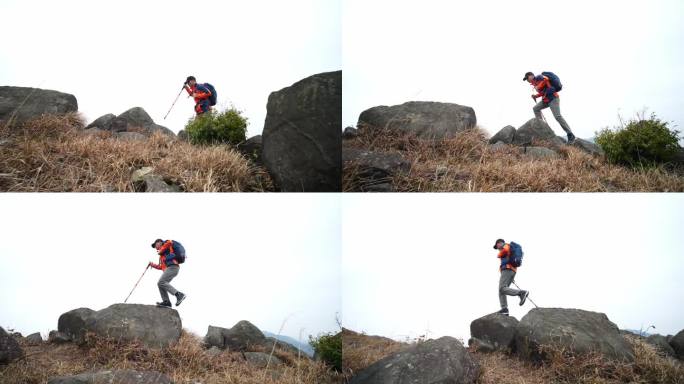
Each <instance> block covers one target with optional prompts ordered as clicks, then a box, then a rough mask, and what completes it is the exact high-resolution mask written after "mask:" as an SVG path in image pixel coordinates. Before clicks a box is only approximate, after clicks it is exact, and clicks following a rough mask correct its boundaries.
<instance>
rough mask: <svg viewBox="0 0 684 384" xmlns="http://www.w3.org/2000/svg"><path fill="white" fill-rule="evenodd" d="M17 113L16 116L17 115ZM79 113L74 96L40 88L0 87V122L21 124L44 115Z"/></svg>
mask: <svg viewBox="0 0 684 384" xmlns="http://www.w3.org/2000/svg"><path fill="white" fill-rule="evenodd" d="M15 111H16V114H15ZM76 111H78V102H77V101H76V97H75V96H74V95H70V94H68V93H62V92H57V91H51V90H46V89H39V88H25V87H8V86H2V87H0V121H5V122H6V121H9V119H10V117H12V116H14V120H13V121H15V122H18V123H21V122H24V121H27V120H30V119H33V118H36V117H40V116H41V115H43V114H52V115H63V114H66V113H69V112H76Z"/></svg>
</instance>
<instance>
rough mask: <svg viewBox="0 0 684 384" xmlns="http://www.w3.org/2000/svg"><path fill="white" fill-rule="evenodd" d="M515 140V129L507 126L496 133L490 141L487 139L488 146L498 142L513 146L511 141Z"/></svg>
mask: <svg viewBox="0 0 684 384" xmlns="http://www.w3.org/2000/svg"><path fill="white" fill-rule="evenodd" d="M514 138H515V127H513V126H512V125H507V126H505V127H503V128H501V130H500V131H499V132H497V133H496V134H495V135H494V136H492V138H491V139H489V144H496V143H498V142H500V141H501V142H503V143H504V144H513V139H514Z"/></svg>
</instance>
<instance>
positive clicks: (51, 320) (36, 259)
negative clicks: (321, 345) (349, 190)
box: [0, 194, 341, 342]
mask: <svg viewBox="0 0 684 384" xmlns="http://www.w3.org/2000/svg"><path fill="white" fill-rule="evenodd" d="M339 200H340V196H339V195H327V194H297V195H294V194H286V195H275V194H274V195H260V196H257V195H252V194H201V195H200V194H189V195H178V194H176V195H164V194H153V195H140V194H126V195H125V194H4V195H3V196H2V199H0V212H2V220H0V234H1V236H0V237H1V238H2V240H1V241H0V265H2V268H0V326H3V327H11V328H14V329H16V330H18V331H20V332H22V333H23V334H24V335H26V334H28V333H32V332H41V333H43V335H47V332H48V331H50V330H51V329H56V328H57V319H58V318H59V316H60V315H61V314H62V313H64V312H66V311H69V310H71V309H75V308H79V307H88V308H91V309H94V310H99V309H102V308H105V307H107V306H109V305H111V304H114V303H121V302H123V301H124V299H125V298H126V296H127V295H128V294H129V292H130V291H131V289H132V288H133V286H134V284H135V282H136V281H137V280H138V278H139V277H140V275H141V274H142V273H143V271H144V269H145V266H146V265H147V262H148V261H155V262H156V261H158V258H157V256H156V252H155V251H154V250H153V249H152V248H151V247H150V244H151V243H152V241H154V239H156V238H157V237H161V238H165V239H175V240H178V241H180V242H181V243H183V245H184V246H185V248H186V251H187V257H188V258H187V261H186V263H185V264H183V265H182V266H181V270H180V273H179V275H178V277H177V278H176V279H174V280H173V281H172V285H173V286H174V287H176V288H177V289H179V290H181V291H182V292H184V293H186V294H187V295H188V298H187V299H186V300H185V301H184V302H183V304H182V305H181V306H180V307H178V310H179V313H180V316H181V318H182V320H183V327H184V328H187V329H189V330H191V331H193V332H195V333H197V334H199V335H200V336H204V335H205V334H206V332H207V326H208V325H216V326H222V327H226V328H229V327H232V326H233V325H234V324H235V323H237V322H238V321H240V320H249V321H251V322H252V323H253V324H255V325H256V326H257V327H259V328H260V329H262V330H267V331H270V332H273V333H277V332H278V330H279V329H280V327H281V324H282V322H283V320H285V319H287V322H286V324H285V328H284V330H283V334H285V335H287V336H291V337H294V338H295V339H299V334H300V331H301V330H303V332H302V340H303V341H304V342H306V341H308V338H307V336H308V335H309V334H313V335H317V334H318V333H319V332H329V331H335V332H336V331H337V330H338V328H337V324H336V321H335V315H336V313H339V312H340V307H341V303H340V262H341V261H340V254H341V245H340V236H341V229H340V220H341V218H340V209H339V207H340V203H339ZM160 276H161V271H157V270H154V269H150V270H148V271H147V272H146V274H145V276H144V277H143V279H142V281H141V282H140V284H139V286H138V287H137V289H136V290H135V291H134V292H133V295H132V296H131V298H130V299H129V301H128V302H129V303H141V304H154V303H155V302H157V301H160V300H161V299H160V296H159V291H158V289H157V285H156V284H157V281H158V279H159V277H160Z"/></svg>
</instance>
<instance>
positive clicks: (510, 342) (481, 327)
mask: <svg viewBox="0 0 684 384" xmlns="http://www.w3.org/2000/svg"><path fill="white" fill-rule="evenodd" d="M517 326H518V320H517V319H516V318H515V317H513V316H505V315H501V314H498V313H492V314H489V315H486V316H483V317H480V318H479V319H476V320H473V322H472V323H470V336H471V340H469V341H468V345H470V346H474V345H475V346H476V347H475V348H476V349H477V346H480V349H485V350H489V349H491V350H498V351H513V350H514V349H515V330H516V327H517ZM488 346H491V348H487V347H488Z"/></svg>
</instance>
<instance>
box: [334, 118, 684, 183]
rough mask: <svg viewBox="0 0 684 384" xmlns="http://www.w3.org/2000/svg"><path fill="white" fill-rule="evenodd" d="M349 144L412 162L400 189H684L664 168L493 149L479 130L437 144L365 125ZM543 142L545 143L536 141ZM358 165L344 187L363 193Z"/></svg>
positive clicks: (570, 152) (348, 171) (350, 167)
mask: <svg viewBox="0 0 684 384" xmlns="http://www.w3.org/2000/svg"><path fill="white" fill-rule="evenodd" d="M359 132H360V135H359V136H358V137H356V138H354V139H351V140H345V141H344V142H343V146H344V147H345V148H357V149H363V150H373V151H379V152H397V153H399V154H401V155H402V156H403V157H404V158H405V159H406V160H408V161H409V162H410V164H411V170H410V171H409V172H408V173H407V174H399V175H395V176H394V177H393V178H392V180H391V181H392V183H393V184H394V186H395V188H396V190H397V191H400V192H433V191H459V192H460V191H468V192H564V191H568V192H605V191H607V192H617V191H644V192H655V191H684V176H683V175H681V174H678V173H676V172H672V171H667V170H666V169H665V168H655V169H644V170H631V169H628V168H625V167H622V166H616V165H610V164H608V163H606V162H605V161H604V160H603V159H600V158H597V157H593V156H591V155H589V154H587V153H585V152H583V151H581V150H580V149H578V148H575V147H563V148H560V150H559V151H560V155H561V156H560V157H559V158H557V159H543V160H536V159H531V158H529V157H526V156H525V155H523V154H521V153H520V151H519V150H518V149H517V148H515V147H513V146H506V147H503V148H501V149H498V150H492V149H491V147H490V146H488V145H487V135H486V133H485V132H483V131H482V130H480V129H473V130H470V131H467V132H464V133H462V134H460V135H457V136H456V137H454V138H452V139H448V140H441V141H436V142H434V143H432V142H428V141H423V140H418V139H416V138H415V137H412V136H410V135H406V134H400V133H396V132H390V131H386V130H385V131H383V130H379V129H377V130H371V129H363V128H362V129H361V130H360V131H359ZM535 145H541V146H544V145H545V143H535ZM362 184H363V181H360V180H359V177H358V167H357V166H356V165H355V164H345V165H344V176H343V188H344V190H345V191H359V190H361V189H362V186H361V185H362Z"/></svg>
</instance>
